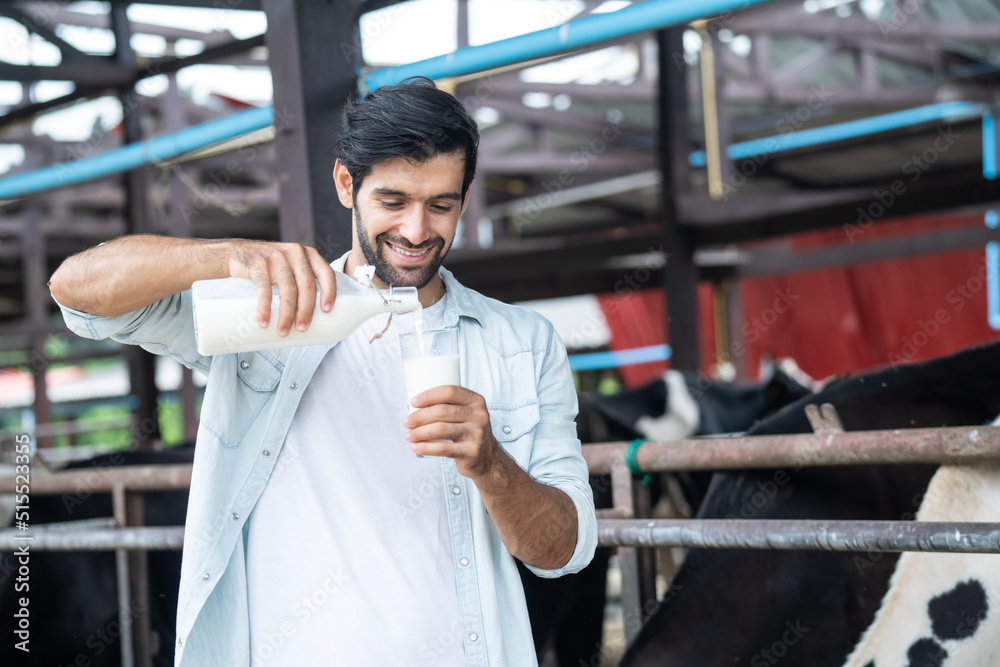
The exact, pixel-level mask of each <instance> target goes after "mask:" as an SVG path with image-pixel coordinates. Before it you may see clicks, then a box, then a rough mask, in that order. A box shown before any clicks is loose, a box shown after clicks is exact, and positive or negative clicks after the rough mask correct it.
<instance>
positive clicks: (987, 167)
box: [983, 111, 997, 181]
mask: <svg viewBox="0 0 1000 667" xmlns="http://www.w3.org/2000/svg"><path fill="white" fill-rule="evenodd" d="M983 176H985V177H986V178H988V179H989V180H991V181H992V180H994V179H995V178H996V177H997V123H996V118H994V117H993V114H992V113H990V112H988V111H986V112H983Z"/></svg>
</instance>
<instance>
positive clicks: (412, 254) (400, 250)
mask: <svg viewBox="0 0 1000 667" xmlns="http://www.w3.org/2000/svg"><path fill="white" fill-rule="evenodd" d="M386 245H388V246H389V247H390V248H392V249H393V250H394V251H395V252H398V253H399V254H400V255H403V256H404V257H423V256H424V255H426V254H427V253H428V252H430V250H431V248H433V247H434V246H429V247H427V248H424V249H423V250H404V249H403V248H400V247H399V246H397V245H393V244H391V243H389V242H388V241H386Z"/></svg>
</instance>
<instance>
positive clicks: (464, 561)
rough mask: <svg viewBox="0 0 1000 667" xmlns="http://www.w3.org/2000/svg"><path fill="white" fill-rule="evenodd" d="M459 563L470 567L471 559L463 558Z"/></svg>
mask: <svg viewBox="0 0 1000 667" xmlns="http://www.w3.org/2000/svg"><path fill="white" fill-rule="evenodd" d="M458 562H459V563H461V564H462V565H468V564H469V559H468V558H463V559H462V560H460V561H458Z"/></svg>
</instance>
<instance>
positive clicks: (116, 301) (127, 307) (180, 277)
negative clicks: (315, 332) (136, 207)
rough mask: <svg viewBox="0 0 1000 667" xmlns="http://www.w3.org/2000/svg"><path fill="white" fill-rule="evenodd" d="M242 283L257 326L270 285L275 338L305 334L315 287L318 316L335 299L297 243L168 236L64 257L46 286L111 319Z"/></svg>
mask: <svg viewBox="0 0 1000 667" xmlns="http://www.w3.org/2000/svg"><path fill="white" fill-rule="evenodd" d="M229 276H235V277H239V278H249V279H251V280H253V281H254V282H255V283H256V284H257V295H258V300H257V320H258V322H259V323H260V324H261V326H267V324H268V323H269V322H270V320H271V315H272V313H271V286H272V285H277V286H278V295H279V297H280V299H281V306H280V308H279V311H278V319H277V322H276V325H277V329H278V332H279V333H281V334H282V335H287V334H288V332H289V331H290V330H291V327H292V326H295V327H296V328H298V329H300V330H304V329H306V328H308V327H309V323H310V322H311V321H312V317H313V314H314V312H313V311H314V310H315V307H316V283H317V281H318V282H319V290H320V297H321V304H322V309H323V310H324V311H329V310H330V308H332V307H333V301H334V299H335V298H336V296H337V287H336V280H335V278H334V273H333V269H332V268H330V265H329V264H327V263H326V262H325V261H324V260H323V258H322V257H321V256H320V254H319V252H317V251H316V249H315V248H310V247H305V246H302V245H299V244H298V243H273V242H268V241H246V240H241V239H226V240H221V241H204V240H196V239H182V238H173V237H169V236H151V235H134V236H122V237H120V238H117V239H114V240H113V241H109V242H107V243H104V244H102V245H99V246H96V247H94V248H90V249H89V250H85V251H84V252H82V253H80V254H78V255H73V256H72V257H69V258H67V259H66V261H64V262H63V263H62V265H61V266H60V267H59V269H58V270H57V271H56V272H55V273H54V274H53V275H52V279H51V281H50V282H49V287H50V289H51V291H52V295H53V296H54V297H55V298H56V300H57V301H59V303H61V304H62V305H64V306H67V307H69V308H73V309H75V310H80V311H83V312H86V313H90V314H92V315H99V316H113V315H122V314H124V313H127V312H130V311H133V310H138V309H139V308H144V307H146V306H148V305H149V304H151V303H155V302H156V301H159V300H160V299H163V298H166V297H168V296H170V295H172V294H177V293H178V292H183V291H184V290H186V289H189V288H190V287H191V284H192V283H193V282H195V281H196V280H207V279H211V278H227V277H229Z"/></svg>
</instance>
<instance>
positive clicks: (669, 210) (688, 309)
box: [657, 26, 700, 371]
mask: <svg viewBox="0 0 1000 667" xmlns="http://www.w3.org/2000/svg"><path fill="white" fill-rule="evenodd" d="M683 32H684V28H683V27H680V26H675V27H671V28H667V29H666V30H660V31H659V32H657V44H658V45H659V75H660V76H659V111H658V113H659V135H660V145H659V157H660V169H661V170H662V173H663V178H662V179H661V184H662V185H661V207H662V210H661V212H660V216H661V220H662V227H663V242H664V249H665V250H666V252H667V264H666V267H665V268H664V271H663V275H664V287H665V291H666V296H667V330H668V332H669V333H668V339H669V342H670V347H671V349H672V350H673V357H672V358H671V361H670V365H671V366H672V367H673V368H675V369H678V370H690V371H695V370H698V367H699V365H700V357H699V355H698V267H696V266H695V264H694V249H695V245H694V239H693V235H692V234H691V232H690V230H688V229H686V228H684V227H683V226H682V225H681V224H680V220H678V209H677V200H678V197H679V196H680V194H681V193H682V192H684V191H686V190H688V188H689V179H688V152H689V149H690V147H689V145H688V144H689V142H688V137H689V128H688V108H687V105H688V96H687V85H686V82H685V66H684V57H683V56H684V46H683V43H682V35H683Z"/></svg>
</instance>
